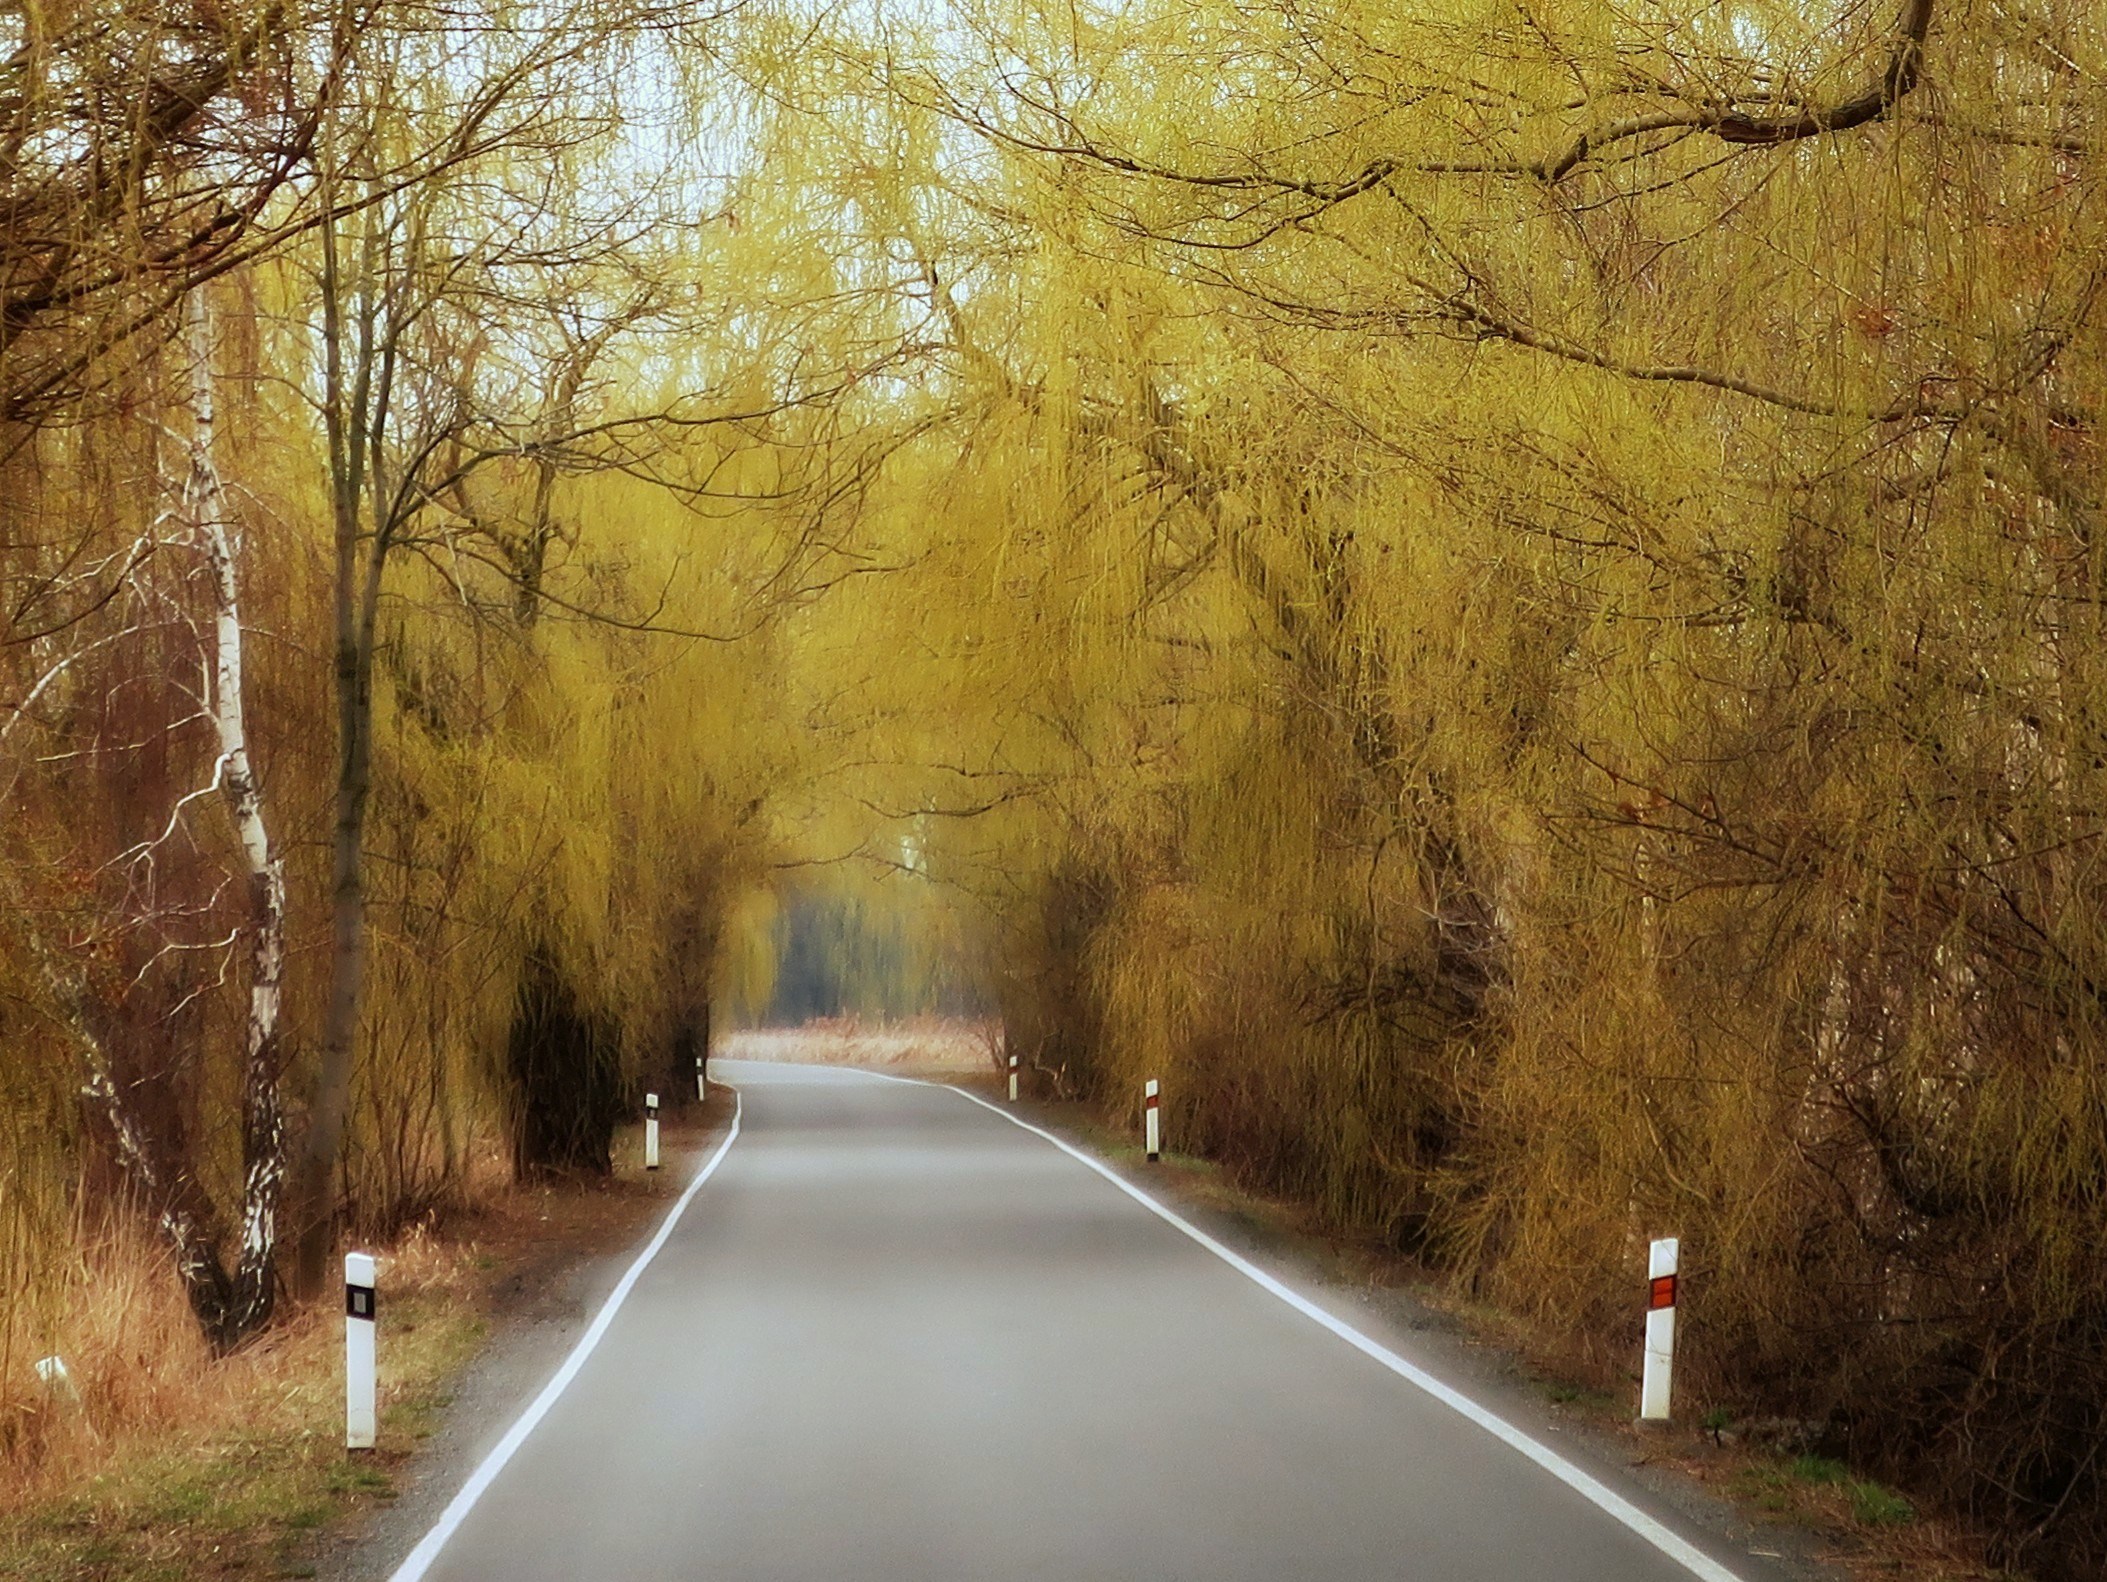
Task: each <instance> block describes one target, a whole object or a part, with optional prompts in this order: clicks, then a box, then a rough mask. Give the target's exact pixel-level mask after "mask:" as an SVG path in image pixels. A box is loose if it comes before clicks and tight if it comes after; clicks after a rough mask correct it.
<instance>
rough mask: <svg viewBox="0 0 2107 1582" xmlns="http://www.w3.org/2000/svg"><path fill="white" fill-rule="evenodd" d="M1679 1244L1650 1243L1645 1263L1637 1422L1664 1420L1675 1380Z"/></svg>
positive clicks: (1672, 1240) (1666, 1240) (1671, 1239)
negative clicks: (1643, 1361)
mask: <svg viewBox="0 0 2107 1582" xmlns="http://www.w3.org/2000/svg"><path fill="white" fill-rule="evenodd" d="M1681 1253H1682V1244H1681V1243H1680V1242H1679V1241H1677V1240H1676V1238H1675V1237H1673V1236H1666V1237H1663V1238H1662V1239H1661V1240H1659V1241H1657V1242H1655V1243H1654V1244H1653V1247H1652V1250H1651V1251H1650V1252H1649V1254H1648V1256H1647V1260H1646V1274H1647V1281H1648V1284H1647V1287H1646V1371H1645V1374H1644V1382H1643V1383H1642V1384H1641V1386H1640V1390H1639V1419H1640V1421H1641V1422H1647V1423H1665V1422H1667V1421H1668V1406H1669V1398H1670V1395H1671V1393H1672V1387H1673V1384H1674V1378H1675V1276H1676V1266H1677V1264H1678V1263H1679V1262H1680V1261H1681Z"/></svg>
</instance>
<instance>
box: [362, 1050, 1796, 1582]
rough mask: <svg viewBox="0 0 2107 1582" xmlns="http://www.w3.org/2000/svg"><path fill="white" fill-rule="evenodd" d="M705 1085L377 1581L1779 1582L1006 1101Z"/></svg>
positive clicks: (775, 1085) (748, 1070) (825, 1082)
mask: <svg viewBox="0 0 2107 1582" xmlns="http://www.w3.org/2000/svg"><path fill="white" fill-rule="evenodd" d="M716 1069H717V1070H718V1074H719V1075H720V1076H721V1077H722V1078H724V1079H726V1080H728V1081H730V1082H732V1083H733V1084H735V1085H736V1086H737V1087H738V1089H739V1093H740V1105H739V1113H738V1116H737V1118H736V1120H735V1121H734V1123H733V1127H732V1130H731V1133H730V1136H729V1137H728V1138H727V1139H726V1141H725V1143H724V1144H723V1145H722V1146H721V1147H720V1148H719V1149H718V1150H717V1151H716V1152H715V1153H714V1154H712V1155H711V1156H709V1160H708V1163H707V1164H705V1165H704V1166H703V1167H702V1170H701V1172H700V1173H699V1174H698V1176H697V1177H696V1179H695V1181H694V1182H693V1184H691V1185H690V1186H689V1187H688V1188H687V1190H686V1192H685V1193H684V1194H683V1196H682V1197H681V1198H680V1200H679V1203H678V1205H677V1206H676V1207H675V1208H674V1209H673V1210H672V1211H671V1212H670V1213H669V1214H668V1216H667V1218H666V1220H665V1221H664V1223H663V1224H662V1225H661V1227H660V1228H659V1231H658V1234H657V1236H656V1237H654V1238H653V1240H652V1241H651V1242H649V1243H648V1244H647V1245H646V1247H645V1248H644V1250H643V1251H642V1253H641V1254H640V1255H639V1256H638V1258H637V1260H636V1262H635V1264H634V1265H633V1266H632V1267H631V1268H630V1270H629V1272H628V1273H627V1274H626V1275H625V1276H624V1277H623V1279H622V1280H621V1282H620V1283H619V1284H618V1285H617V1286H616V1287H615V1289H614V1292H613V1294H612V1295H611V1296H610V1297H609V1299H608V1301H607V1304H606V1305H605V1306H604V1307H602V1308H601V1309H600V1311H599V1313H598V1315H597V1316H596V1317H595V1318H594V1320H593V1322H592V1324H591V1325H590V1327H588V1328H587V1330H586V1331H585V1333H584V1334H583V1336H582V1337H581V1338H580V1340H579V1342H578V1344H577V1346H576V1347H575V1349H574V1350H573V1351H572V1352H571V1354H570V1356H569V1357H568V1359H567V1360H566V1361H565V1363H564V1364H563V1366H562V1367H561V1368H560V1369H559V1370H558V1371H557V1373H556V1375H555V1376H554V1377H553V1378H552V1379H550V1380H549V1382H548V1384H547V1385H546V1386H545V1387H544V1388H543V1389H542V1391H541V1393H540V1394H539V1396H537V1397H536V1398H535V1399H534V1400H533V1401H532V1402H531V1404H529V1405H527V1406H526V1408H525V1409H524V1411H523V1412H522V1414H521V1415H520V1416H519V1418H518V1419H517V1420H516V1421H515V1422H514V1423H513V1424H512V1426H511V1428H510V1429H509V1431H508V1432H507V1433H506V1434H505V1436H504V1437H503V1439H502V1440H500V1441H499V1442H498V1444H497V1445H496V1448H495V1449H494V1450H492V1451H491V1453H490V1454H489V1455H488V1457H486V1458H485V1459H484V1460H483V1461H482V1462H481V1464H480V1465H479V1466H477V1467H476V1468H475V1470H474V1471H473V1472H472V1473H471V1474H470V1476H469V1478H468V1481H467V1483H466V1484H465V1485H464V1486H463V1487H462V1489H461V1490H460V1492H459V1493H458V1494H457V1495H455V1496H454V1498H453V1500H452V1503H451V1504H450V1505H449V1506H448V1507H447V1508H446V1510H445V1513H444V1514H443V1515H442V1516H441V1517H440V1519H439V1521H438V1523H437V1525H436V1526H434V1527H433V1528H432V1529H431V1530H430V1531H429V1532H428V1533H427V1534H425V1536H424V1537H423V1539H422V1540H421V1541H420V1542H419V1543H418V1545H417V1546H416V1548H415V1549H414V1550H413V1551H412V1552H411V1553H410V1555H409V1557H408V1558H407V1559H406V1560H405V1561H403V1562H402V1564H401V1566H400V1567H399V1568H398V1569H397V1570H396V1572H395V1573H394V1577H395V1582H427V1579H429V1582H542V1579H547V1582H577V1579H587V1578H609V1579H617V1578H619V1579H624V1582H628V1579H635V1582H646V1579H675V1582H685V1579H696V1582H702V1579H711V1582H952V1579H957V1582H965V1579H969V1578H970V1579H974V1582H982V1579H990V1578H1004V1579H1021V1578H1029V1579H1043V1582H1374V1579H1399V1582H1479V1579H1482V1582H1690V1579H1691V1578H1698V1579H1701V1582H1736V1579H1738V1582H1767V1579H1769V1578H1771V1577H1773V1576H1775V1575H1776V1574H1777V1573H1774V1572H1771V1571H1769V1570H1766V1569H1763V1568H1762V1567H1763V1565H1764V1563H1763V1562H1761V1561H1759V1560H1756V1559H1752V1558H1750V1557H1748V1556H1746V1555H1743V1554H1740V1553H1738V1552H1736V1551H1734V1550H1731V1549H1727V1548H1723V1547H1721V1546H1720V1545H1719V1544H1718V1543H1717V1541H1716V1540H1714V1539H1712V1538H1708V1537H1706V1536H1704V1535H1702V1534H1700V1533H1698V1532H1696V1531H1694V1530H1693V1529H1691V1528H1690V1527H1688V1526H1686V1525H1685V1524H1683V1523H1682V1522H1680V1521H1679V1520H1678V1518H1677V1517H1676V1516H1675V1515H1674V1514H1673V1513H1672V1512H1670V1511H1668V1510H1667V1509H1665V1508H1664V1507H1662V1506H1661V1505H1659V1504H1658V1503H1656V1502H1654V1501H1653V1500H1652V1499H1651V1498H1650V1497H1649V1496H1648V1495H1647V1494H1646V1493H1645V1492H1644V1491H1643V1490H1641V1489H1639V1488H1638V1487H1637V1486H1636V1485H1635V1484H1634V1483H1632V1482H1631V1481H1630V1480H1629V1479H1628V1478H1625V1477H1624V1476H1623V1475H1622V1469H1621V1468H1619V1467H1617V1466H1616V1465H1614V1464H1613V1463H1608V1462H1604V1461H1600V1460H1595V1459H1591V1458H1589V1457H1588V1456H1587V1455H1586V1453H1585V1452H1583V1451H1579V1450H1577V1449H1574V1448H1572V1447H1568V1446H1565V1445H1563V1444H1558V1443H1557V1441H1558V1440H1559V1439H1560V1438H1562V1437H1564V1436H1557V1435H1549V1436H1547V1435H1546V1434H1545V1433H1544V1432H1543V1431H1542V1430H1541V1429H1538V1430H1536V1431H1534V1432H1531V1431H1525V1429H1523V1428H1522V1427H1519V1426H1515V1425H1514V1423H1513V1421H1512V1420H1511V1419H1508V1418H1503V1417H1501V1416H1500V1415H1499V1414H1498V1413H1497V1412H1495V1411H1492V1410H1489V1409H1488V1408H1486V1407H1485V1406H1482V1405H1480V1404H1479V1403H1478V1402H1477V1401H1476V1400H1475V1399H1473V1398H1472V1396H1471V1395H1469V1394H1467V1393H1465V1391H1464V1390H1463V1389H1462V1388H1461V1387H1460V1386H1456V1385H1452V1384H1450V1383H1447V1382H1445V1381H1444V1380H1443V1379H1442V1378H1441V1377H1440V1376H1439V1375H1438V1373H1437V1372H1436V1371H1435V1365H1433V1364H1431V1363H1429V1362H1427V1361H1426V1360H1424V1359H1421V1358H1415V1357H1414V1356H1413V1355H1412V1352H1411V1350H1410V1341H1411V1337H1410V1336H1409V1335H1393V1334H1390V1333H1388V1332H1387V1331H1379V1330H1376V1329H1372V1328H1370V1329H1364V1328H1361V1327H1356V1321H1349V1320H1347V1319H1345V1318H1342V1317H1340V1316H1338V1315H1337V1314H1336V1313H1335V1312H1334V1311H1332V1310H1328V1309H1327V1308H1326V1307H1325V1306H1323V1305H1322V1304H1320V1303H1318V1302H1316V1301H1314V1300H1312V1299H1310V1298H1309V1297H1307V1296H1305V1295H1303V1294H1301V1293H1300V1292H1298V1291H1297V1290H1296V1289H1295V1288H1294V1287H1293V1285H1292V1284H1291V1283H1288V1282H1287V1281H1284V1280H1283V1279H1281V1278H1279V1277H1276V1276H1275V1275H1273V1274H1271V1273H1268V1272H1266V1271H1265V1270H1263V1269H1261V1268H1259V1267H1258V1266H1257V1265H1255V1264H1253V1263H1251V1262H1248V1261H1246V1260H1245V1259H1244V1258H1243V1257H1242V1256H1240V1255H1239V1254H1238V1253H1236V1252H1234V1251H1232V1250H1231V1249H1229V1248H1227V1247H1225V1246H1223V1245H1221V1244H1220V1243H1218V1242H1216V1241H1213V1240H1212V1239H1210V1238H1209V1237H1208V1236H1207V1235H1206V1234H1205V1233H1203V1232H1201V1231H1200V1230H1198V1229H1197V1228H1195V1227H1193V1226H1191V1225H1190V1224H1188V1223H1187V1222H1186V1221H1184V1220H1183V1219H1181V1218H1180V1217H1179V1216H1178V1215H1176V1214H1175V1213H1173V1212H1172V1211H1171V1210H1169V1209H1167V1208H1164V1207H1163V1206H1161V1205H1160V1204H1158V1203H1156V1202H1155V1201H1154V1200H1153V1199H1151V1198H1150V1197H1149V1196H1148V1195H1146V1193H1145V1192H1144V1191H1143V1190H1140V1189H1137V1188H1136V1187H1134V1186H1132V1185H1130V1184H1127V1183H1126V1182H1125V1181H1124V1179H1123V1178H1122V1177H1121V1176H1120V1175H1118V1174H1117V1173H1116V1172H1114V1171H1113V1170H1111V1169H1109V1168H1108V1167H1106V1166H1104V1165H1102V1164H1100V1163H1098V1162H1097V1161H1095V1160H1093V1159H1090V1158H1089V1157H1087V1156H1086V1155H1085V1154H1083V1153H1081V1152H1080V1151H1078V1150H1075V1149H1073V1148H1070V1147H1069V1146H1068V1145H1067V1144H1065V1143H1063V1142H1061V1141H1059V1140H1057V1139H1055V1138H1054V1137H1052V1136H1051V1135H1049V1134H1047V1133H1044V1132H1041V1131H1038V1130H1035V1129H1033V1128H1031V1127H1029V1126H1027V1125H1023V1124H1019V1123H1018V1122H1016V1121H1015V1120H1013V1119H1012V1118H1011V1116H1010V1115H1009V1114H1008V1113H1006V1112H1005V1111H1004V1110H1003V1109H1002V1108H1000V1107H999V1106H996V1105H991V1104H987V1103H984V1102H982V1101H981V1100H979V1099H978V1098H975V1097H973V1096H971V1095H968V1094H966V1093H964V1092H961V1091H958V1090H954V1089H950V1088H945V1087H941V1086H936V1085H931V1084H925V1083H916V1082H907V1081H902V1080H899V1079H893V1078H886V1077H882V1076H878V1075H874V1074H871V1073H867V1072H859V1071H851V1070H843V1069H830V1068H823V1067H809V1066H794V1065H782V1066H775V1065H766V1064H757V1063H746V1062H730V1061H721V1062H718V1063H717V1067H716ZM1547 1438H1548V1440H1549V1443H1547ZM1554 1446H1555V1448H1554Z"/></svg>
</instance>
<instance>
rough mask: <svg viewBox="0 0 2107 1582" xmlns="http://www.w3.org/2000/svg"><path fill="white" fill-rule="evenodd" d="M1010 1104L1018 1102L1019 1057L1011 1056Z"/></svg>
mask: <svg viewBox="0 0 2107 1582" xmlns="http://www.w3.org/2000/svg"><path fill="white" fill-rule="evenodd" d="M1010 1102H1011V1103H1012V1104H1015V1103H1016V1102H1017V1057H1016V1056H1015V1055H1012V1056H1010Z"/></svg>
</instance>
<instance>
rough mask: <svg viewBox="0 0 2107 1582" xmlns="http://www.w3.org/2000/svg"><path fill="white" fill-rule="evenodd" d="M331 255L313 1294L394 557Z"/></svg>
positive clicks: (328, 239) (305, 1157)
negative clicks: (365, 516) (331, 769)
mask: <svg viewBox="0 0 2107 1582" xmlns="http://www.w3.org/2000/svg"><path fill="white" fill-rule="evenodd" d="M322 248H323V274H324V288H323V309H324V311H323V319H324V323H323V356H324V358H325V361H326V370H325V384H326V386H327V389H328V399H327V400H326V401H325V403H324V420H325V424H326V427H327V430H328V440H329V471H330V493H331V507H332V515H333V516H334V519H335V522H334V525H335V530H336V532H335V536H336V598H335V612H336V703H337V787H336V828H335V832H334V835H333V838H332V842H331V854H330V957H329V967H330V972H329V1004H328V1008H327V1011H326V1012H325V1014H324V1019H323V1025H322V1062H321V1068H320V1070H319V1071H318V1072H317V1073H316V1077H315V1086H314V1091H313V1100H312V1102H311V1104H310V1105H309V1107H308V1119H307V1135H306V1137H305V1139H304V1140H303V1143H302V1145H301V1149H300V1162H299V1171H298V1175H297V1177H296V1179H295V1181H294V1184H293V1185H294V1194H293V1200H294V1203H295V1204H296V1205H297V1208H298V1212H299V1215H300V1231H299V1246H298V1254H297V1257H296V1259H295V1262H294V1288H295V1289H296V1290H297V1291H298V1292H299V1294H300V1295H301V1296H303V1297H307V1298H312V1297H315V1296H318V1295H320V1294H321V1292H322V1290H323V1288H324V1286H325V1285H326V1283H327V1281H328V1277H329V1268H328V1265H329V1254H330V1249H331V1246H332V1244H333V1241H334V1236H335V1230H336V1172H337V1160H338V1158H339V1157H340V1156H341V1154H342V1152H343V1147H344V1125H345V1121H346V1120H347V1118H348V1117H349V1115H350V1110H351V1065H352V1057H353V1054H354V1052H355V1050H356V1047H357V1041H358V1028H359V1012H360V1005H361V1001H362V999H363V993H364V988H365V973H366V890H365V874H364V861H363V859H364V851H365V835H366V804H367V801H368V799H369V794H370V792H371V790H372V786H373V642H374V634H375V625H376V622H377V619H378V614H379V608H380V583H381V574H382V572H383V570H384V569H385V567H386V564H387V551H388V540H387V534H386V530H385V528H384V527H383V528H382V529H381V530H379V531H376V532H375V534H374V535H373V542H372V543H371V544H370V545H369V546H367V547H366V549H365V552H364V553H363V554H362V553H361V552H360V540H361V534H360V531H359V506H360V503H361V501H362V500H363V499H364V498H365V496H366V493H367V489H368V486H369V483H370V482H371V480H370V479H369V477H368V463H369V461H370V460H371V459H372V458H373V457H374V456H375V455H376V454H377V451H378V434H377V432H375V425H374V423H373V419H372V415H371V412H370V410H369V406H368V403H369V401H371V400H372V399H373V386H374V383H375V381H376V378H379V379H380V380H381V382H382V383H385V382H386V381H385V370H384V369H383V370H381V371H379V372H378V373H377V371H376V367H375V355H374V348H373V346H372V345H371V340H372V337H371V335H370V333H369V334H367V335H366V336H364V338H363V339H362V341H361V342H360V344H359V346H358V347H357V349H356V351H357V357H356V361H357V365H358V366H357V367H356V369H355V370H354V372H353V376H352V377H353V384H354V388H352V389H350V390H348V391H347V388H346V384H345V374H346V370H345V366H344V337H345V330H346V325H345V321H344V316H343V282H342V280H341V278H340V276H339V273H338V269H337V249H336V233H335V231H334V229H333V228H332V227H329V226H325V227H323V233H322ZM368 328H369V330H370V326H368Z"/></svg>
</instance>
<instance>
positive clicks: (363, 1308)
mask: <svg viewBox="0 0 2107 1582" xmlns="http://www.w3.org/2000/svg"><path fill="white" fill-rule="evenodd" d="M374 1287H375V1281H374V1263H373V1254H371V1253H370V1252H347V1253H345V1254H344V1448H345V1449H347V1450H371V1449H372V1448H373V1442H374V1440H375V1438H376V1437H377V1436H378V1432H379V1427H380V1413H379V1411H378V1409H377V1407H376V1405H375V1401H376V1399H377V1397H378V1395H379V1387H380V1386H379V1375H378V1371H377V1369H376V1368H375V1366H374V1346H373V1339H374V1336H373V1331H374V1328H375V1326H376V1325H377V1324H378V1322H379V1320H378V1319H377V1318H376V1317H375V1314H374Z"/></svg>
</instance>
